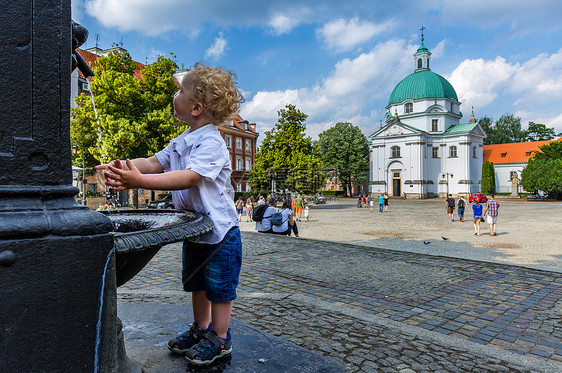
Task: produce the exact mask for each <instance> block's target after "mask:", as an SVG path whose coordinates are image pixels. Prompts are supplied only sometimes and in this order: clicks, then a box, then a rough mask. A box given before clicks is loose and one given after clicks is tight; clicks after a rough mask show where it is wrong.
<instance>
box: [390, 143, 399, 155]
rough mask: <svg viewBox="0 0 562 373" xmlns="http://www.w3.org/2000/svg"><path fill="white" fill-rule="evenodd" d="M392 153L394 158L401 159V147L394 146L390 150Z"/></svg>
mask: <svg viewBox="0 0 562 373" xmlns="http://www.w3.org/2000/svg"><path fill="white" fill-rule="evenodd" d="M390 152H391V157H392V158H400V147H399V146H393V147H392V148H390Z"/></svg>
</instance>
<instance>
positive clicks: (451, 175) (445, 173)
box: [441, 172, 453, 197]
mask: <svg viewBox="0 0 562 373" xmlns="http://www.w3.org/2000/svg"><path fill="white" fill-rule="evenodd" d="M441 176H442V177H443V179H444V178H445V177H446V178H447V197H449V176H450V177H451V179H452V178H453V173H452V172H443V174H442V175H441Z"/></svg>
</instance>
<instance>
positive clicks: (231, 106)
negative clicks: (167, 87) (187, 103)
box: [181, 63, 244, 124]
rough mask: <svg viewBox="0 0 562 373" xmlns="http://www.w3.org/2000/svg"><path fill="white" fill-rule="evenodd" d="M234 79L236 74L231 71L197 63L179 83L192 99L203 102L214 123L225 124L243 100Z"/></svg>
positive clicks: (233, 116)
mask: <svg viewBox="0 0 562 373" xmlns="http://www.w3.org/2000/svg"><path fill="white" fill-rule="evenodd" d="M235 79H236V75H235V74H234V73H232V72H231V71H227V70H223V69H221V68H220V67H216V68H212V67H209V66H205V65H203V64H200V63H197V64H196V65H195V67H194V68H193V69H192V70H191V71H189V72H188V73H187V75H185V76H184V77H183V80H182V82H181V84H182V86H183V88H184V89H186V90H187V92H188V93H189V95H190V96H191V97H192V98H193V100H194V101H196V102H200V103H202V104H203V108H204V110H205V113H207V114H208V115H210V116H211V117H212V118H213V120H214V122H215V124H225V123H228V122H230V121H231V120H233V119H234V118H236V114H237V113H238V109H239V108H240V104H241V103H243V102H244V97H242V94H241V93H240V91H239V90H238V88H237V87H236V82H235Z"/></svg>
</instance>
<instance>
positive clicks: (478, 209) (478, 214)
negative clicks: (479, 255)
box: [472, 199, 482, 236]
mask: <svg viewBox="0 0 562 373" xmlns="http://www.w3.org/2000/svg"><path fill="white" fill-rule="evenodd" d="M472 217H473V219H474V222H473V224H474V235H475V236H480V222H481V221H482V205H481V204H480V203H479V202H478V199H475V200H474V205H472Z"/></svg>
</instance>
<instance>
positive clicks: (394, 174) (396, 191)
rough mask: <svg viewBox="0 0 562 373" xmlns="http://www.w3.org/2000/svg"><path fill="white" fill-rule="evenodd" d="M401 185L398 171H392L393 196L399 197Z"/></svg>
mask: <svg viewBox="0 0 562 373" xmlns="http://www.w3.org/2000/svg"><path fill="white" fill-rule="evenodd" d="M401 185H402V178H401V176H400V171H392V195H393V196H394V197H400V196H401V195H402V190H401V189H400V186H401Z"/></svg>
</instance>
